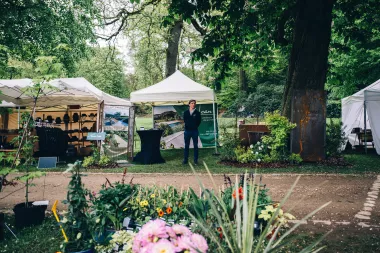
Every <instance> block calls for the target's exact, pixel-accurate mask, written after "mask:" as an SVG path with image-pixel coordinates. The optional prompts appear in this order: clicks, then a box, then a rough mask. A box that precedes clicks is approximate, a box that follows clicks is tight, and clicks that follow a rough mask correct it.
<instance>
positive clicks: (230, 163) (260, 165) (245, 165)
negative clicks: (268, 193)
mask: <svg viewBox="0 0 380 253" xmlns="http://www.w3.org/2000/svg"><path fill="white" fill-rule="evenodd" d="M218 164H222V165H227V166H232V167H238V168H286V167H294V166H299V165H296V164H290V163H283V162H282V163H281V162H278V163H239V162H237V161H227V160H224V161H220V162H218Z"/></svg>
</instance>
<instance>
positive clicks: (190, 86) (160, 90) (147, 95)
mask: <svg viewBox="0 0 380 253" xmlns="http://www.w3.org/2000/svg"><path fill="white" fill-rule="evenodd" d="M190 99H195V100H196V101H197V104H213V120H214V139H215V149H216V151H217V147H216V146H217V140H216V115H215V102H216V96H215V93H214V91H213V90H212V89H210V88H208V87H206V86H204V85H202V84H199V83H197V82H194V81H193V80H191V79H190V78H189V77H187V76H186V75H184V74H182V72H181V71H179V70H177V71H176V72H174V73H173V74H172V75H171V76H169V77H168V78H166V79H164V80H162V81H161V82H159V83H156V84H154V85H152V86H149V87H147V88H145V89H141V90H138V91H134V92H132V93H131V102H132V103H134V104H151V105H152V106H160V105H187V104H188V102H189V100H190Z"/></svg>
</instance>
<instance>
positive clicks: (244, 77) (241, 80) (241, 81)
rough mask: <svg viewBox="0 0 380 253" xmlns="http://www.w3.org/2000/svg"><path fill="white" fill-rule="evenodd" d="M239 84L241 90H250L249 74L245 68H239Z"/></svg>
mask: <svg viewBox="0 0 380 253" xmlns="http://www.w3.org/2000/svg"><path fill="white" fill-rule="evenodd" d="M239 85H240V90H241V91H248V84H247V74H246V73H245V70H244V69H239Z"/></svg>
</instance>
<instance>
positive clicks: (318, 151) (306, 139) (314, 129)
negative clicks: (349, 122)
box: [290, 90, 326, 162]
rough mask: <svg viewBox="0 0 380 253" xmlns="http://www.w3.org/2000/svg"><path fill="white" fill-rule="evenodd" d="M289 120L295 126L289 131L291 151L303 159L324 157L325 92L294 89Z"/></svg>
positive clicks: (314, 159)
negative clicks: (295, 125)
mask: <svg viewBox="0 0 380 253" xmlns="http://www.w3.org/2000/svg"><path fill="white" fill-rule="evenodd" d="M291 121H292V122H293V123H296V124H297V127H296V128H294V129H293V130H292V133H291V142H290V146H291V149H290V150H291V152H292V153H296V154H300V155H301V157H302V159H303V160H304V161H309V162H316V161H320V160H324V159H325V158H326V152H325V141H326V138H325V136H326V93H325V92H324V91H318V90H294V91H293V97H292V107H291Z"/></svg>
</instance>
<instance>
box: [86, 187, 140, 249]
mask: <svg viewBox="0 0 380 253" xmlns="http://www.w3.org/2000/svg"><path fill="white" fill-rule="evenodd" d="M136 192H137V186H136V185H135V184H132V183H130V184H124V183H119V182H116V183H115V184H113V185H110V187H108V188H107V187H106V185H102V189H101V190H100V191H99V193H98V194H94V193H93V194H92V196H91V198H90V199H91V202H92V205H91V211H90V216H91V218H92V221H93V222H92V225H93V228H92V231H93V232H94V234H95V236H94V238H95V240H96V241H97V242H98V243H103V242H107V241H109V240H110V239H111V236H112V234H113V233H115V232H116V231H118V230H121V229H122V228H123V221H124V218H127V217H128V216H131V215H130V214H131V213H130V211H128V210H125V207H126V205H127V202H128V200H129V199H130V198H131V197H132V196H133V195H134V194H135V193H136ZM129 223H131V221H130V222H129Z"/></svg>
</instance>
